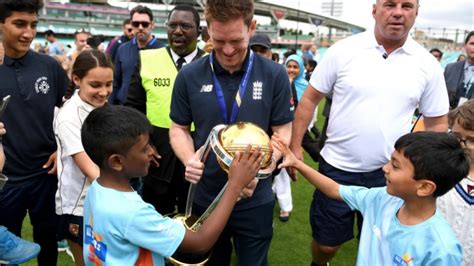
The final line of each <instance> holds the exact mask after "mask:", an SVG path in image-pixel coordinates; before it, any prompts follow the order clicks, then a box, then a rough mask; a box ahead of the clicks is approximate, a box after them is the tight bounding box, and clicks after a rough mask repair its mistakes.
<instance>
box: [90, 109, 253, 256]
mask: <svg viewBox="0 0 474 266" xmlns="http://www.w3.org/2000/svg"><path fill="white" fill-rule="evenodd" d="M151 130H152V127H151V125H150V123H149V122H148V120H147V118H146V117H145V116H144V115H143V114H142V113H140V112H138V111H137V110H135V109H132V108H129V107H123V106H119V105H109V106H105V107H101V108H97V109H95V110H94V111H92V112H91V113H90V114H89V116H88V117H87V118H86V119H85V122H84V124H83V126H82V130H81V138H82V143H83V146H84V150H85V151H86V153H87V154H88V155H89V157H90V158H91V159H92V161H93V162H94V163H95V164H96V165H97V166H99V168H100V176H99V177H98V178H97V179H96V180H95V181H94V182H93V183H92V185H91V186H90V188H89V190H88V192H87V195H86V199H85V203H84V245H83V254H84V261H85V264H86V265H164V258H165V257H170V256H171V255H173V253H175V251H177V250H178V249H179V251H181V252H194V253H204V252H206V251H207V250H209V249H210V248H211V247H212V246H213V245H214V243H215V241H216V240H217V238H218V237H219V235H220V233H221V232H222V230H223V229H224V226H225V225H226V223H227V220H228V218H229V216H230V214H231V212H232V209H233V207H234V205H235V203H236V202H237V199H238V198H239V196H240V194H241V192H242V190H243V188H244V187H245V186H246V185H247V184H248V183H249V182H250V181H251V180H252V179H253V178H254V177H255V176H256V174H257V171H258V169H259V168H260V163H261V161H262V154H261V152H260V149H259V148H257V149H253V151H252V150H251V147H250V146H248V147H247V149H246V151H245V152H244V153H237V154H236V156H235V158H234V159H233V161H232V165H231V167H230V169H229V183H228V186H227V189H226V191H225V192H224V195H223V196H222V198H221V200H220V201H219V203H218V205H217V206H216V208H215V209H214V211H213V212H212V213H211V215H210V216H209V217H208V218H207V219H206V220H205V221H204V223H203V224H202V225H201V226H200V228H199V230H197V231H195V232H194V231H190V230H188V229H186V228H185V227H184V225H183V224H182V223H181V222H177V221H176V220H172V219H170V218H169V217H164V216H162V215H161V214H159V213H158V212H156V210H155V208H154V207H153V206H152V205H150V204H148V203H145V202H144V201H143V200H142V199H141V198H140V196H139V195H138V194H137V193H136V192H135V191H134V190H133V189H132V187H131V186H130V178H131V177H138V176H145V175H146V174H147V171H148V168H149V165H150V162H151V161H152V160H153V156H154V155H155V152H154V150H153V149H152V147H151V146H150V144H149V134H150V132H151Z"/></svg>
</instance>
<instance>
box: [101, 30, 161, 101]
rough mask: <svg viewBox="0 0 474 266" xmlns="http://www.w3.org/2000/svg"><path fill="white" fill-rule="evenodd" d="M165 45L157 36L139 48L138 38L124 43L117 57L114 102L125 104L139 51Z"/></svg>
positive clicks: (110, 99) (112, 97)
mask: <svg viewBox="0 0 474 266" xmlns="http://www.w3.org/2000/svg"><path fill="white" fill-rule="evenodd" d="M161 47H163V44H162V43H160V42H159V41H158V39H156V38H155V37H153V39H152V40H151V41H150V42H148V44H147V45H146V46H145V47H144V48H140V49H139V48H138V46H137V39H136V38H133V39H132V40H131V41H129V42H126V43H124V44H122V45H121V46H120V47H119V49H118V51H117V56H116V57H115V61H114V63H115V70H114V89H113V92H112V94H111V95H110V97H109V101H110V102H111V103H112V104H122V105H123V104H124V103H125V100H126V99H127V94H128V87H129V86H130V80H131V78H132V73H133V70H134V69H135V65H136V64H137V61H138V51H139V50H142V49H157V48H161Z"/></svg>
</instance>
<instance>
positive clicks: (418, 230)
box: [273, 132, 469, 265]
mask: <svg viewBox="0 0 474 266" xmlns="http://www.w3.org/2000/svg"><path fill="white" fill-rule="evenodd" d="M273 140H274V144H275V145H274V147H276V148H277V149H280V150H282V152H283V154H284V160H283V163H282V164H280V165H279V166H278V167H279V168H282V167H293V168H295V169H296V170H298V171H300V172H301V174H302V175H303V176H305V177H306V178H307V179H308V180H309V181H310V182H311V183H312V184H313V185H315V186H316V187H317V188H318V189H319V190H321V192H323V193H324V194H326V195H327V196H328V197H330V198H333V199H338V200H343V201H345V202H346V203H347V204H348V205H349V206H350V207H351V208H352V209H354V210H359V211H360V212H361V213H362V215H363V216H364V222H363V225H362V232H361V237H360V242H359V251H358V255H357V265H460V264H461V259H462V248H461V245H460V244H459V242H458V240H457V239H456V237H455V235H454V232H453V231H452V229H451V226H450V225H449V224H448V223H447V221H446V220H445V219H444V217H443V216H442V214H441V213H440V212H439V211H437V208H436V198H437V197H439V196H441V195H443V194H445V193H446V192H447V191H449V190H450V189H451V188H452V187H454V186H455V185H456V183H458V182H459V181H460V180H461V179H462V178H463V177H464V176H466V175H467V173H468V172H469V159H468V157H467V156H466V153H465V151H464V149H463V148H462V147H461V144H460V143H459V141H458V140H457V139H456V138H455V137H453V136H451V135H449V134H447V133H434V132H417V133H410V134H407V135H404V136H402V137H401V138H399V139H398V140H397V142H396V143H395V151H394V152H393V153H392V157H391V159H390V162H388V163H387V164H386V165H385V166H384V167H383V171H384V173H385V176H386V179H387V186H386V187H381V188H373V189H369V188H365V187H358V186H344V185H339V184H338V183H336V182H335V181H334V180H332V179H330V178H328V177H326V176H324V175H322V174H320V173H319V172H317V171H316V170H314V169H312V168H311V167H309V166H308V165H306V164H304V162H302V161H300V160H298V159H296V157H295V156H294V154H293V153H292V152H291V151H290V150H289V149H288V146H286V145H285V144H283V143H282V142H281V140H280V139H279V138H278V136H275V137H273Z"/></svg>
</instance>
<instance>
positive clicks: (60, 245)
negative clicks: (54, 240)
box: [58, 239, 69, 252]
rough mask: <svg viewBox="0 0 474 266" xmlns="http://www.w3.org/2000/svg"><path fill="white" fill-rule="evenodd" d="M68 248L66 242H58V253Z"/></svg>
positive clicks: (64, 240)
mask: <svg viewBox="0 0 474 266" xmlns="http://www.w3.org/2000/svg"><path fill="white" fill-rule="evenodd" d="M68 248H69V245H68V244H67V240H66V239H63V240H61V241H58V251H59V252H62V251H66V250H67V249H68Z"/></svg>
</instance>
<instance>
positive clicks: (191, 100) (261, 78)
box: [170, 53, 293, 210]
mask: <svg viewBox="0 0 474 266" xmlns="http://www.w3.org/2000/svg"><path fill="white" fill-rule="evenodd" d="M247 54H248V53H247ZM247 60H248V57H247V58H246V59H245V61H244V63H243V66H245V65H246V61H247ZM214 70H215V74H216V76H217V79H218V81H219V83H220V85H221V87H222V90H223V94H224V99H225V102H226V107H227V116H228V117H229V116H230V113H231V108H232V104H233V102H234V99H235V93H236V92H237V90H238V87H239V84H240V81H241V79H242V76H243V75H244V73H245V71H244V70H238V71H235V72H234V73H232V74H230V73H229V72H228V71H227V70H225V69H224V68H223V67H222V66H221V65H220V64H219V63H218V62H217V60H215V61H214ZM251 71H252V72H251V75H250V77H249V81H248V83H247V89H246V90H245V94H244V95H243V97H242V104H241V106H240V109H239V112H238V115H237V118H236V121H245V122H252V123H254V124H256V125H258V126H260V128H262V129H263V130H265V131H267V132H268V133H270V131H271V127H272V126H279V125H284V124H286V123H289V122H291V121H292V120H293V112H292V106H291V103H290V100H291V90H290V83H289V79H288V75H287V74H286V71H285V69H284V68H283V66H281V65H279V64H275V63H274V62H272V61H271V60H268V59H265V58H263V57H261V56H255V58H254V62H253V69H252V70H251ZM170 118H171V119H172V120H173V122H175V123H177V124H179V125H191V123H194V125H195V128H196V131H195V132H194V134H193V140H194V145H195V147H194V148H195V149H196V150H197V149H198V148H199V147H201V146H202V145H203V144H204V142H205V141H206V139H207V137H208V135H209V133H210V132H211V129H212V128H213V127H214V126H216V125H218V124H224V123H226V121H224V120H223V116H222V113H221V109H220V106H219V103H218V100H217V96H216V92H215V84H214V80H213V75H212V71H211V67H210V62H209V56H205V57H203V58H201V59H199V60H196V61H194V62H193V63H192V64H190V65H188V66H186V67H184V68H182V69H181V71H180V72H179V73H178V76H177V77H176V81H175V85H174V88H173V96H172V99H171V112H170ZM226 181H227V173H226V172H224V171H223V170H221V168H220V166H219V165H218V164H217V161H216V157H215V155H214V153H213V152H210V153H209V157H208V158H207V159H206V163H205V169H204V174H203V177H202V179H201V181H200V182H199V184H198V187H197V190H196V194H195V198H194V201H195V203H196V204H198V205H200V206H204V207H205V206H208V205H209V204H210V203H211V201H212V200H213V199H214V198H215V197H216V195H217V194H218V192H219V191H220V190H221V188H222V187H223V185H224V184H225V182H226ZM273 198H274V196H273V193H272V190H271V180H270V179H269V178H267V179H263V180H260V182H259V183H258V186H257V188H256V189H255V192H254V194H253V196H252V197H251V198H249V199H242V200H241V201H239V202H238V203H237V205H236V207H235V208H234V210H243V209H248V208H252V207H256V206H261V205H263V204H266V203H269V202H271V201H272V200H273Z"/></svg>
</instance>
